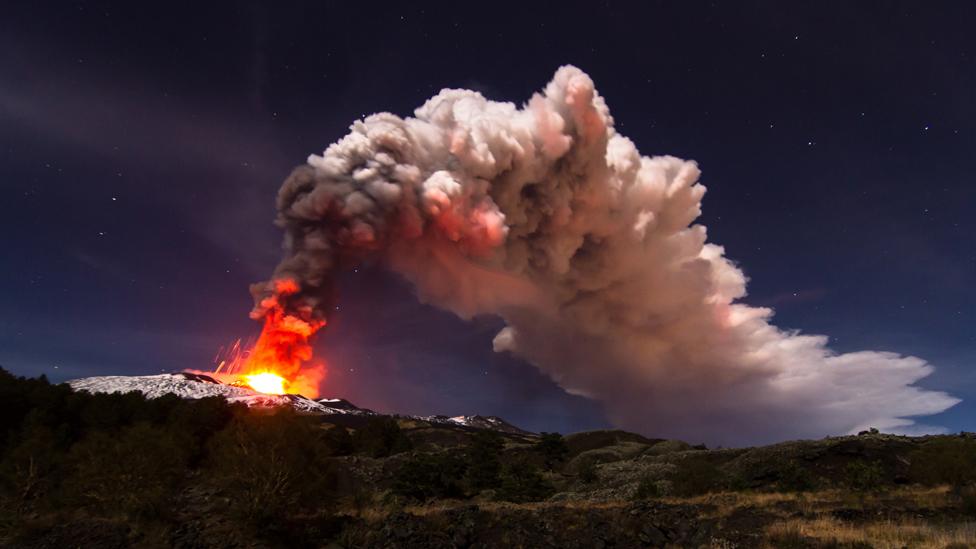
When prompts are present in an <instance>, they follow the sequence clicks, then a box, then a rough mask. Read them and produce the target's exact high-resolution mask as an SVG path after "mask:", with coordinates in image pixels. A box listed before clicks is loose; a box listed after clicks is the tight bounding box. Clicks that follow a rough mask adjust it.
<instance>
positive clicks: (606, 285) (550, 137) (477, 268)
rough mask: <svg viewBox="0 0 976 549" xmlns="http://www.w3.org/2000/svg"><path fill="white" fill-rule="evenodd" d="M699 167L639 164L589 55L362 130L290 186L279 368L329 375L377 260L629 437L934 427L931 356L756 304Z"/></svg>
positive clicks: (268, 316) (376, 118) (276, 338)
mask: <svg viewBox="0 0 976 549" xmlns="http://www.w3.org/2000/svg"><path fill="white" fill-rule="evenodd" d="M657 108H659V107H657ZM698 178H699V170H698V166H697V165H696V164H695V163H694V162H693V161H686V160H681V159H678V158H675V157H671V156H655V157H647V156H641V155H640V154H639V153H638V151H637V148H636V147H635V145H634V143H633V142H631V141H630V140H629V139H627V138H626V137H624V136H622V135H620V134H619V133H617V132H616V130H615V129H614V126H613V118H612V117H611V116H610V112H609V109H608V107H607V104H606V103H605V101H604V99H603V97H601V96H600V94H599V93H597V91H596V89H595V88H594V84H593V81H592V80H591V79H590V77H589V76H587V75H586V74H585V73H583V72H582V71H581V70H579V69H577V68H576V67H572V66H564V67H561V68H560V69H559V70H558V71H557V72H556V74H555V76H554V77H553V80H552V81H551V82H550V83H549V84H548V85H547V86H546V87H545V89H544V91H543V92H542V93H538V94H536V95H534V96H533V97H532V98H531V99H530V100H529V101H528V102H527V103H526V104H525V105H524V106H523V107H522V108H518V107H516V106H515V105H514V104H512V103H500V102H494V101H489V100H488V99H486V98H485V97H483V96H482V95H481V94H480V93H477V92H474V91H468V90H457V89H446V90H443V91H441V92H440V93H439V94H437V95H436V96H435V97H433V98H431V99H430V100H428V101H427V102H426V103H425V104H424V105H423V106H421V107H420V108H418V109H417V110H416V111H415V113H414V117H408V118H401V117H398V116H395V115H393V114H390V113H379V114H374V115H371V116H369V117H366V118H365V119H364V120H359V121H356V122H355V123H353V125H352V126H351V128H350V133H349V134H348V135H346V136H345V137H343V138H342V139H340V140H339V141H338V142H336V143H334V144H332V145H330V146H329V147H328V148H327V149H326V150H325V152H324V153H322V154H321V155H311V156H310V157H309V158H308V163H307V164H305V165H302V166H299V167H298V168H296V169H295V170H294V171H293V172H292V174H291V175H290V176H289V177H288V179H287V180H286V181H285V182H284V184H283V185H282V187H281V190H280V192H279V194H278V200H277V208H278V217H277V223H278V225H279V226H281V227H282V228H283V229H284V231H285V240H284V249H285V256H284V258H283V259H282V261H281V262H280V264H279V265H278V267H277V268H276V269H275V271H274V274H273V275H272V277H271V279H270V280H269V281H266V282H261V283H258V284H255V285H254V286H253V287H252V293H253V294H254V296H255V300H256V305H255V308H254V310H253V311H252V316H253V317H254V318H255V319H260V320H264V321H265V331H264V334H263V335H262V339H263V340H265V342H266V343H267V342H268V341H271V342H272V343H273V344H271V345H269V346H267V348H266V349H265V350H270V355H269V356H271V358H270V359H268V360H269V361H270V362H272V363H274V364H283V365H284V366H283V367H280V368H272V369H273V370H274V371H277V372H281V373H282V375H283V376H285V377H286V378H288V379H289V380H294V379H298V378H300V377H303V378H305V379H311V380H313V381H317V380H318V377H317V376H318V375H319V374H318V373H316V372H319V371H320V369H317V368H308V367H306V366H305V364H306V363H305V361H306V360H308V358H310V357H311V351H310V349H311V348H310V346H309V343H308V342H309V338H311V337H312V336H313V335H314V333H315V332H316V331H317V330H319V329H320V328H322V327H323V326H325V325H326V323H327V320H328V319H327V312H328V311H331V310H332V307H331V306H330V305H331V303H332V299H333V290H334V288H333V285H334V280H335V275H336V273H337V272H338V271H339V270H341V269H345V268H350V267H352V266H355V265H357V264H359V263H360V262H362V261H364V260H367V259H369V260H372V261H381V262H382V263H384V264H385V265H387V266H388V267H389V268H390V269H392V270H394V271H396V272H398V273H400V274H402V275H403V276H404V277H406V278H407V279H408V280H409V281H411V282H412V283H413V284H414V286H415V287H416V291H417V294H418V296H419V298H420V299H421V300H422V301H424V302H428V303H432V304H434V305H437V306H439V307H442V308H445V309H448V310H450V311H453V312H454V313H456V314H457V315H459V316H460V317H462V318H471V317H473V316H475V315H482V314H490V315H496V316H499V317H501V318H502V319H504V321H505V323H506V324H507V326H506V327H505V328H504V329H503V330H501V332H499V333H498V335H497V336H496V338H495V341H494V347H495V349H496V350H497V351H508V352H511V353H514V354H516V355H518V356H520V357H522V358H524V359H525V360H527V361H528V362H530V363H532V364H533V365H535V366H536V367H538V368H539V369H541V370H542V371H543V372H545V373H546V374H548V375H549V376H550V377H551V378H552V379H553V380H554V381H555V382H556V383H558V384H559V385H560V386H561V387H563V388H564V389H565V390H566V391H568V392H571V393H574V394H578V395H584V396H587V397H589V398H593V399H597V400H599V401H601V402H603V403H604V404H605V408H606V412H607V414H608V417H609V418H610V419H611V421H613V422H614V423H615V424H617V425H619V426H622V427H626V428H629V429H633V430H638V431H641V432H644V433H649V434H653V435H654V436H668V437H680V436H688V435H693V436H694V437H696V438H699V439H704V440H707V441H710V442H719V443H742V442H746V441H748V442H760V441H767V440H775V439H781V438H784V437H819V436H822V435H825V434H831V433H845V432H851V431H857V430H859V429H862V428H864V427H866V426H875V427H879V428H882V429H886V430H895V431H898V430H902V431H905V430H909V431H911V430H919V429H922V430H925V429H928V430H931V429H932V428H929V427H925V426H918V425H915V423H914V421H913V420H912V419H910V418H911V417H912V416H919V415H927V414H934V413H937V412H941V411H943V410H945V409H947V408H948V407H950V406H952V405H954V404H955V403H957V402H958V400H957V399H956V398H953V397H951V396H949V395H947V394H945V393H941V392H936V391H928V390H923V389H921V388H918V387H916V386H914V385H913V383H915V382H916V381H918V380H919V379H921V378H923V377H925V376H927V375H928V374H930V373H931V371H932V367H931V366H930V365H928V364H927V363H926V362H925V361H924V360H922V359H919V358H915V357H903V356H899V355H896V354H893V353H886V352H875V351H862V352H856V353H847V354H836V353H834V352H833V351H831V350H830V349H829V348H828V347H827V346H826V345H827V338H826V337H825V336H818V335H801V334H799V333H797V332H792V331H784V330H781V329H779V328H777V327H775V326H773V325H772V324H770V322H769V321H770V318H771V317H772V314H773V312H772V310H770V309H767V308H756V307H750V306H748V305H746V304H743V303H740V302H738V300H739V299H740V298H743V297H744V296H745V295H746V276H745V275H744V273H743V272H742V270H740V269H739V268H738V267H736V266H735V265H734V264H733V263H732V262H731V261H730V260H729V259H727V258H726V257H725V255H724V253H725V252H724V249H723V248H722V247H720V246H717V245H715V244H711V243H708V242H706V229H705V227H704V226H702V225H698V224H694V223H693V222H694V220H695V219H696V218H697V217H698V216H699V215H700V213H701V200H702V197H703V196H704V194H705V187H704V186H703V185H702V184H700V183H699V182H698ZM259 345H260V344H259ZM259 354H261V353H259ZM252 369H253V368H252ZM313 385H314V383H313Z"/></svg>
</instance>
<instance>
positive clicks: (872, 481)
mask: <svg viewBox="0 0 976 549" xmlns="http://www.w3.org/2000/svg"><path fill="white" fill-rule="evenodd" d="M844 483H845V484H846V485H847V487H848V488H850V489H851V490H855V491H858V492H874V491H879V490H881V489H882V488H883V486H884V468H883V467H882V466H881V462H880V461H872V462H867V461H863V460H858V461H851V462H849V463H848V464H847V466H846V467H844Z"/></svg>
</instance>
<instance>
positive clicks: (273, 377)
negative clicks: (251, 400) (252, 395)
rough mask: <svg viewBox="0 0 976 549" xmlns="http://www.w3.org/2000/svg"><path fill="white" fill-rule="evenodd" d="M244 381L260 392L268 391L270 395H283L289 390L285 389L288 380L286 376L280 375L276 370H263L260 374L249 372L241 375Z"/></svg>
mask: <svg viewBox="0 0 976 549" xmlns="http://www.w3.org/2000/svg"><path fill="white" fill-rule="evenodd" d="M241 377H242V378H244V381H245V382H247V384H248V385H249V386H250V387H251V388H252V389H254V390H255V391H257V392H259V393H266V394H269V395H283V394H285V393H286V392H287V391H286V390H285V385H286V384H288V382H287V381H286V380H285V378H283V377H281V376H279V375H278V374H276V373H274V372H261V373H260V374H247V375H244V376H241Z"/></svg>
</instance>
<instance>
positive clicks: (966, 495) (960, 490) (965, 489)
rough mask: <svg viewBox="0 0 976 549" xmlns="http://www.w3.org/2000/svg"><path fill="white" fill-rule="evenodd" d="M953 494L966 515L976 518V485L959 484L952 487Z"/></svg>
mask: <svg viewBox="0 0 976 549" xmlns="http://www.w3.org/2000/svg"><path fill="white" fill-rule="evenodd" d="M951 494H952V496H953V497H954V498H955V499H956V500H957V501H958V502H959V509H960V510H961V511H962V512H963V514H964V515H966V516H968V517H971V518H976V484H957V485H955V486H953V487H952V491H951Z"/></svg>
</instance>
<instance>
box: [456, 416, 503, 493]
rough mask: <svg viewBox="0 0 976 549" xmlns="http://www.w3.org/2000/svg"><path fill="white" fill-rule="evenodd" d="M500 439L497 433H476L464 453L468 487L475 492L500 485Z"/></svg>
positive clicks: (501, 445)
mask: <svg viewBox="0 0 976 549" xmlns="http://www.w3.org/2000/svg"><path fill="white" fill-rule="evenodd" d="M502 447H503V444H502V438H501V436H499V435H498V433H494V432H491V431H478V432H477V433H475V435H474V437H472V439H471V445H470V446H469V447H468V449H467V452H466V456H465V457H466V460H467V474H466V481H467V484H468V486H469V487H470V488H471V489H472V490H473V491H475V492H479V491H481V490H487V489H493V488H498V486H499V484H500V483H501V462H500V461H499V459H498V455H499V454H500V453H501V451H502Z"/></svg>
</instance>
